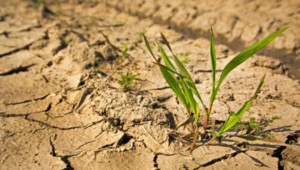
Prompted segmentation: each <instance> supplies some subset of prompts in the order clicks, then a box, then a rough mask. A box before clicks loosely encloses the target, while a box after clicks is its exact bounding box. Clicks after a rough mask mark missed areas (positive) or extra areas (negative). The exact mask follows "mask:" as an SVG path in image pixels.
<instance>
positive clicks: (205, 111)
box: [143, 27, 288, 151]
mask: <svg viewBox="0 0 300 170" xmlns="http://www.w3.org/2000/svg"><path fill="white" fill-rule="evenodd" d="M287 28H288V27H283V28H281V29H279V30H277V31H275V32H274V33H272V34H270V35H269V36H267V37H266V38H264V39H263V40H261V41H259V42H257V43H255V44H253V45H251V46H250V47H248V48H247V49H245V50H244V51H242V52H240V53H239V54H238V55H236V56H235V57H234V58H233V59H232V60H231V61H230V62H229V63H228V64H227V65H226V66H225V67H224V69H223V71H222V73H221V75H220V77H219V79H218V81H216V68H217V58H216V50H215V42H214V35H213V31H212V29H211V32H210V58H211V66H212V87H211V94H210V99H209V103H208V105H206V104H205V103H204V102H203V100H202V97H201V94H200V93H199V91H198V90H197V88H196V85H195V83H194V81H193V79H192V78H191V76H190V74H189V72H188V71H187V69H186V68H185V67H184V65H183V63H182V62H181V61H180V60H179V59H178V57H177V56H176V55H175V54H174V53H173V50H172V48H171V46H170V44H169V42H168V41H167V39H166V37H165V36H164V35H163V34H161V37H162V39H163V43H164V44H165V45H166V47H167V48H168V49H169V51H170V52H171V54H172V55H171V56H168V55H167V54H166V52H165V50H164V49H163V47H162V45H161V44H160V43H158V42H156V44H157V47H158V51H159V52H160V55H161V58H162V60H163V61H164V64H161V63H160V62H159V61H160V60H159V57H158V56H156V55H154V53H153V50H152V48H151V46H150V43H149V41H148V39H147V37H146V36H145V35H144V34H143V39H144V42H145V44H146V47H147V49H148V51H149V52H150V54H151V56H152V57H153V59H154V60H155V62H154V63H155V64H156V65H158V66H159V69H160V71H161V73H162V75H163V77H164V78H165V80H166V82H167V83H168V85H169V86H170V88H171V89H172V90H173V91H174V93H175V94H176V96H177V98H178V99H179V101H180V102H181V103H182V104H183V105H184V107H185V109H186V114H187V116H188V119H187V121H185V122H184V124H181V125H179V126H183V125H186V124H191V127H192V134H193V143H192V145H191V148H190V149H191V151H192V150H193V148H194V146H195V143H196V141H197V139H198V136H199V130H198V128H199V127H200V126H202V127H203V128H204V133H208V132H212V133H213V137H212V138H211V139H210V141H208V142H207V144H209V143H211V142H213V141H214V140H215V139H217V138H220V137H221V136H222V135H223V134H224V133H226V132H227V131H228V130H230V129H231V128H233V127H234V126H235V125H236V124H237V123H238V122H239V121H240V119H241V118H242V116H243V114H244V113H245V112H246V111H247V110H248V109H249V107H250V106H251V104H252V101H253V100H254V99H255V98H256V97H257V95H258V93H259V92H260V89H261V87H262V85H263V83H264V79H265V76H263V77H262V78H261V80H260V82H259V83H258V86H257V88H256V90H255V92H254V94H253V96H252V97H251V98H250V99H249V100H247V101H246V102H245V103H244V105H242V107H241V108H240V109H239V110H238V111H237V112H231V113H230V114H229V116H228V118H227V120H226V121H225V123H224V124H223V126H222V127H221V128H220V129H219V130H218V131H216V130H215V129H214V126H212V127H211V129H210V131H208V127H209V126H208V124H209V121H210V115H211V113H212V110H213V104H214V101H215V99H216V96H217V94H218V92H219V90H220V88H221V85H222V83H223V82H224V80H225V79H226V77H227V76H228V74H229V73H230V72H231V71H232V70H234V69H235V68H236V67H237V66H239V65H240V64H242V63H243V62H245V61H246V60H247V59H249V58H250V57H251V56H253V54H255V53H256V52H258V51H260V50H261V49H263V48H264V47H265V46H266V45H268V44H269V43H270V42H272V41H273V40H274V39H275V38H276V37H278V36H279V35H281V34H282V33H283V32H284V31H285V30H286V29H287ZM196 99H198V100H199V101H200V103H199V104H198V102H197V101H196ZM199 106H200V107H201V109H200V107H199ZM200 110H201V112H202V113H201V114H200ZM200 119H201V120H200ZM200 135H205V134H200Z"/></svg>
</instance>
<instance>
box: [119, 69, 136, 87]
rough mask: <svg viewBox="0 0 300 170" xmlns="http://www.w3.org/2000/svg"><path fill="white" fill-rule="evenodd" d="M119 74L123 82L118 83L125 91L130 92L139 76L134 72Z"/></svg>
mask: <svg viewBox="0 0 300 170" xmlns="http://www.w3.org/2000/svg"><path fill="white" fill-rule="evenodd" d="M118 74H119V75H120V77H121V80H119V81H118V83H119V84H120V85H121V86H122V88H123V90H124V91H128V90H130V89H131V88H132V86H133V83H134V80H135V79H136V78H137V76H138V74H136V73H134V72H127V73H126V74H124V73H123V72H119V73H118Z"/></svg>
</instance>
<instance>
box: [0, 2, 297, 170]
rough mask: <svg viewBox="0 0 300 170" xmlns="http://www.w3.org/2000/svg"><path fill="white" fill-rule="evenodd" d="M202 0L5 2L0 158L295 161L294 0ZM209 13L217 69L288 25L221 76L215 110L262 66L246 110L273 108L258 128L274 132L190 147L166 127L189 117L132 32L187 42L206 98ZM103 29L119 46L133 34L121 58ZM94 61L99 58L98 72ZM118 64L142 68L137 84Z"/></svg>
mask: <svg viewBox="0 0 300 170" xmlns="http://www.w3.org/2000/svg"><path fill="white" fill-rule="evenodd" d="M50 2H51V3H50ZM206 3H208V2H205V3H204V2H202V1H195V0H194V1H192V0H184V1H183V0H178V1H176V2H174V3H172V4H168V3H167V2H165V1H142V0H133V1H127V2H123V1H122V2H120V1H117V0H110V1H93V0H91V1H85V2H81V1H75V0H74V1H71V0H70V1H69V2H68V1H61V2H60V3H58V2H54V1H49V2H48V5H47V7H46V6H42V5H37V4H34V3H32V2H30V1H20V0H19V1H18V0H12V1H4V2H1V7H0V40H1V41H0V96H1V97H0V142H1V143H0V169H257V168H260V169H299V168H300V160H299V158H300V156H299V154H300V146H299V141H298V138H299V129H300V124H299V120H300V86H299V80H298V79H296V78H299V75H300V74H299V71H300V70H299V63H300V59H299V57H300V56H299V54H300V50H299V47H300V45H299V42H300V41H299V40H300V37H299V36H300V34H299V30H300V29H299V23H298V22H297V21H298V19H299V12H300V11H299V7H300V3H299V2H298V1H296V0H295V1H293V0H292V1H289V2H278V1H275V0H274V2H273V0H271V1H268V2H261V1H258V0H254V1H246V0H245V1H239V2H237V1H234V0H232V1H226V3H224V2H223V1H220V2H219V1H213V2H209V4H206ZM210 25H212V26H213V28H214V29H215V32H216V36H217V40H218V41H217V42H218V46H217V47H216V48H217V56H218V68H217V69H218V70H221V69H222V68H223V67H224V66H225V64H226V63H227V62H228V61H229V60H230V59H231V58H232V57H234V54H236V52H237V51H238V50H241V49H242V48H243V47H246V46H247V45H249V44H251V43H253V42H255V41H257V40H258V39H261V38H262V37H264V36H265V35H267V34H268V33H270V32H272V31H274V30H275V29H277V28H279V27H281V26H283V25H290V29H289V30H288V31H287V32H286V33H284V35H283V36H282V37H280V38H278V39H277V40H275V42H273V43H272V44H271V45H270V46H269V47H268V48H267V50H265V51H264V52H263V53H261V54H260V55H255V56H254V57H253V58H251V59H250V60H249V61H247V62H246V63H244V64H242V65H241V66H240V67H238V69H237V70H235V71H234V72H233V73H232V75H230V76H229V77H228V79H227V80H226V83H225V84H224V85H223V86H222V89H221V91H220V93H219V95H218V97H217V101H216V105H215V110H214V112H213V115H212V116H213V118H214V119H216V120H218V121H224V120H225V118H226V114H227V113H228V112H229V111H235V110H237V109H238V108H239V107H240V105H241V104H242V103H243V102H244V101H245V100H247V98H249V96H250V95H251V94H252V93H253V90H254V89H255V87H256V85H257V83H258V81H259V78H260V77H261V76H262V75H263V74H266V75H267V77H266V81H265V84H264V86H263V88H262V92H261V93H260V95H259V97H258V99H257V100H255V102H254V103H253V106H252V107H251V108H250V110H249V111H248V113H247V114H245V116H244V118H243V121H248V120H249V118H250V117H255V118H256V119H257V120H266V119H272V118H274V117H279V119H278V120H274V121H272V122H270V123H268V124H267V125H266V126H265V127H264V129H263V132H264V134H265V135H268V136H269V137H270V136H272V137H273V139H272V140H273V141H277V142H266V141H265V142H263V141H260V142H258V141H250V142H249V141H246V142H245V141H243V140H241V139H239V138H237V137H230V136H228V137H226V138H225V139H224V141H223V142H222V144H214V145H209V146H200V145H199V146H198V147H197V148H196V149H195V150H194V151H193V152H192V153H191V154H190V153H189V151H187V148H188V146H189V145H187V144H185V143H184V142H182V141H179V140H174V139H172V138H170V136H169V135H168V134H169V133H170V132H172V131H173V130H174V127H176V125H178V124H179V123H180V122H182V121H183V120H184V119H185V118H186V117H185V115H184V113H183V111H182V110H183V108H182V107H181V106H180V105H178V104H177V101H176V98H175V96H174V95H173V93H172V92H171V90H170V89H169V88H167V84H166V82H165V81H164V80H163V78H162V76H161V75H160V73H159V70H158V69H157V67H156V66H155V65H153V63H152V58H151V57H150V55H149V54H148V52H147V50H146V48H145V45H144V43H143V42H142V40H141V37H140V36H139V33H140V32H145V33H146V35H147V37H149V39H150V41H151V42H154V40H155V39H159V33H160V32H163V33H164V34H165V35H166V37H168V39H169V41H170V42H171V44H172V47H173V49H174V50H175V52H176V53H187V54H188V60H189V62H188V64H187V67H188V69H189V71H190V72H191V73H192V76H193V77H194V78H195V79H196V80H197V82H198V83H197V86H198V88H199V89H200V91H201V92H202V95H203V98H204V99H208V96H209V93H210V89H209V87H210V83H211V82H210V76H211V75H210V61H209V50H208V47H209V41H208V40H207V38H208V35H209V34H208V30H209V27H210ZM101 33H104V34H106V35H108V37H109V39H110V41H111V42H112V43H113V44H115V45H116V46H118V47H122V48H123V45H124V44H127V45H128V48H129V51H128V54H129V56H128V57H126V59H125V60H124V61H123V62H120V61H119V59H118V57H117V56H116V55H114V54H112V49H111V47H110V46H109V44H108V43H107V42H106V41H105V39H104V37H103V36H102V34H101ZM152 45H154V44H152ZM95 61H99V62H101V66H100V67H99V68H98V69H100V72H98V73H97V74H95V73H94V69H95V66H94V63H95ZM288 69H290V72H289V71H288ZM119 71H123V72H127V71H134V72H136V73H138V74H139V77H138V79H137V80H136V82H135V85H134V87H133V88H132V90H130V91H127V92H124V91H123V90H122V88H121V87H120V85H119V84H118V83H117V82H118V80H119V79H120V77H119V75H118V74H117V72H119ZM219 74H220V72H218V75H219ZM205 102H207V101H206V100H205ZM180 132H184V130H182V129H180Z"/></svg>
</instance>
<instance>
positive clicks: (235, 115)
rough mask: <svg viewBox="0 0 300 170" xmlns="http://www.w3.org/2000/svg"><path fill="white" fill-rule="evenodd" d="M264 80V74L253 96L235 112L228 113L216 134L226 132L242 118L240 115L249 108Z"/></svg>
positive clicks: (219, 134)
mask: <svg viewBox="0 0 300 170" xmlns="http://www.w3.org/2000/svg"><path fill="white" fill-rule="evenodd" d="M264 80H265V76H263V77H262V79H261V80H260V83H259V85H258V86H257V88H256V91H255V93H254V94H253V96H252V97H251V98H250V99H249V100H248V101H247V102H245V104H244V105H243V106H242V107H241V108H240V110H239V111H238V112H236V113H232V114H230V115H229V117H228V118H227V120H226V122H225V123H224V125H223V126H222V128H221V130H220V131H219V132H218V133H217V136H218V137H219V136H221V135H222V134H224V133H225V132H227V131H228V130H229V129H231V128H232V127H233V126H234V125H235V124H236V123H237V122H238V121H240V119H241V118H242V116H243V115H244V113H245V112H246V111H247V110H248V109H249V108H250V106H251V104H252V101H253V100H254V99H255V98H256V97H257V95H258V93H259V91H260V89H261V87H262V85H263V83H264Z"/></svg>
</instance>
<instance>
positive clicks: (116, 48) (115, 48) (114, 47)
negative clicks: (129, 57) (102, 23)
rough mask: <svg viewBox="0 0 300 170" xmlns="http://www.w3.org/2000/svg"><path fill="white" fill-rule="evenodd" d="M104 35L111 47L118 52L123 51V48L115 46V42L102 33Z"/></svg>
mask: <svg viewBox="0 0 300 170" xmlns="http://www.w3.org/2000/svg"><path fill="white" fill-rule="evenodd" d="M102 36H103V37H104V38H105V41H106V42H107V43H108V44H109V45H110V46H111V48H112V49H113V50H114V52H115V53H116V54H117V52H122V50H121V49H120V48H118V47H117V46H115V45H114V44H113V43H111V42H110V40H109V39H108V36H107V35H105V34H104V33H102Z"/></svg>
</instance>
